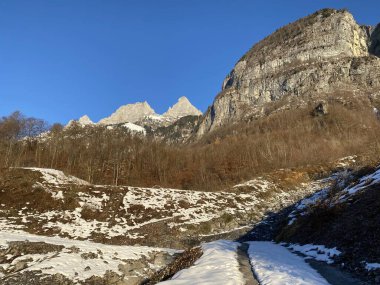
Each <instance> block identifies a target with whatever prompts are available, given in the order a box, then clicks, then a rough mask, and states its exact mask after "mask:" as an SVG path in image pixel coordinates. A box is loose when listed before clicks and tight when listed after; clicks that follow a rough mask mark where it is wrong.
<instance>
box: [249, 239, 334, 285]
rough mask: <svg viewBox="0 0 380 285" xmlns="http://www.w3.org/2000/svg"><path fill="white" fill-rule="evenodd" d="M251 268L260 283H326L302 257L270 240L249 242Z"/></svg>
mask: <svg viewBox="0 0 380 285" xmlns="http://www.w3.org/2000/svg"><path fill="white" fill-rule="evenodd" d="M248 253H249V257H250V260H251V265H252V268H253V270H254V272H255V275H256V276H257V278H258V280H259V282H260V284H261V285H328V284H329V283H328V282H327V281H326V280H325V279H324V278H323V277H322V276H321V275H320V274H319V273H318V272H316V271H315V270H314V269H312V268H311V267H310V266H309V265H308V264H307V263H306V262H305V261H304V259H303V258H301V257H299V256H296V255H294V254H292V253H291V252H290V251H289V250H287V249H286V248H285V247H283V246H281V245H279V244H275V243H272V242H250V243H249V249H248Z"/></svg>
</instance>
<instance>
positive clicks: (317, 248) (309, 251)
mask: <svg viewBox="0 0 380 285" xmlns="http://www.w3.org/2000/svg"><path fill="white" fill-rule="evenodd" d="M287 247H288V248H289V249H291V250H293V251H296V252H299V253H302V254H304V255H306V257H307V258H313V259H315V260H318V261H324V262H326V263H328V264H331V263H334V260H333V258H334V257H336V256H339V255H340V254H341V253H342V252H341V251H339V250H337V249H336V247H334V248H327V247H325V246H324V245H314V244H305V245H299V244H290V245H288V246H287Z"/></svg>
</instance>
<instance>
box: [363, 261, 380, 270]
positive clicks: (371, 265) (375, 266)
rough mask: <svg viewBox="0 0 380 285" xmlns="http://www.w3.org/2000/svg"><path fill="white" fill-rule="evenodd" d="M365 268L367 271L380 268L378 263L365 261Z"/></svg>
mask: <svg viewBox="0 0 380 285" xmlns="http://www.w3.org/2000/svg"><path fill="white" fill-rule="evenodd" d="M365 269H367V270H368V271H371V270H377V269H380V263H366V264H365Z"/></svg>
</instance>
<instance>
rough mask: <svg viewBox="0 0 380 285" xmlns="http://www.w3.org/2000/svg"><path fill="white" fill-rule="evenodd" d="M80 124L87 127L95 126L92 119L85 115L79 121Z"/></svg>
mask: <svg viewBox="0 0 380 285" xmlns="http://www.w3.org/2000/svg"><path fill="white" fill-rule="evenodd" d="M78 123H79V124H81V125H82V126H87V125H93V124H94V122H93V121H91V119H90V118H89V117H88V116H87V115H84V116H82V117H80V118H79V120H78Z"/></svg>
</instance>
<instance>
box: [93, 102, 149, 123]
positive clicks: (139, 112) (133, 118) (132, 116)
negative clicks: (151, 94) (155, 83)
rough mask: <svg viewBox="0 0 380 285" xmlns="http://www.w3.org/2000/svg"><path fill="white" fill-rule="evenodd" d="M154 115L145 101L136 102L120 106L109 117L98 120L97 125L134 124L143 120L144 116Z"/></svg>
mask: <svg viewBox="0 0 380 285" xmlns="http://www.w3.org/2000/svg"><path fill="white" fill-rule="evenodd" d="M155 114H156V112H155V111H154V110H153V109H152V107H150V106H149V104H148V103H147V102H146V101H145V102H138V103H135V104H128V105H124V106H121V107H120V108H119V109H117V110H116V112H115V113H113V114H112V115H111V116H109V117H107V118H104V119H102V120H100V121H99V124H104V125H112V124H120V123H126V122H130V123H134V122H137V121H139V120H141V119H143V118H144V117H145V116H148V115H155Z"/></svg>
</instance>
